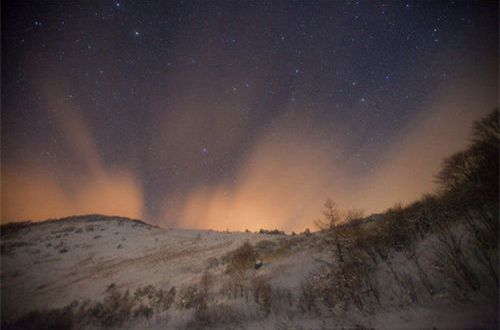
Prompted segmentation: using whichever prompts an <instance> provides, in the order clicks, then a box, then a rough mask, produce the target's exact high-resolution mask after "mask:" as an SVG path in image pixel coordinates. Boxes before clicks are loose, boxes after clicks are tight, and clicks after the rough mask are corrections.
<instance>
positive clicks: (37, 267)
mask: <svg viewBox="0 0 500 330" xmlns="http://www.w3.org/2000/svg"><path fill="white" fill-rule="evenodd" d="M245 242H248V243H249V244H250V245H251V246H253V247H254V249H255V250H256V251H257V253H258V254H259V257H258V258H259V259H262V261H263V265H262V266H261V267H258V268H257V267H253V266H252V267H249V268H248V269H243V270H241V269H236V270H235V269H233V268H230V267H231V255H232V254H231V253H233V251H235V250H236V249H238V248H239V247H241V246H242V245H243V244H244V243H245ZM431 243H432V242H430V241H423V242H422V243H421V244H420V245H419V246H420V248H421V249H425V248H426V247H428V246H429V244H431ZM1 251H2V254H1V257H2V259H1V262H2V269H1V297H2V315H1V316H2V324H4V325H9V324H11V325H12V324H13V323H12V322H13V321H14V320H16V319H18V318H20V317H23V316H24V317H26V315H29V314H27V313H29V312H32V311H35V310H38V311H42V312H41V313H43V311H49V310H55V309H58V310H60V311H61V310H62V311H64V309H62V308H64V307H65V306H73V305H71V304H72V303H73V304H74V306H73V307H74V308H73V307H71V308H73V309H71V310H72V313H73V314H74V315H80V316H81V315H84V317H83V316H82V317H81V320H88V319H92V320H94V321H95V320H96V319H99V317H104V316H102V315H104V314H103V313H105V312H103V311H102V310H104V309H105V307H106V306H105V305H106V304H108V305H109V304H111V302H113V304H116V307H114V306H111V307H110V310H109V311H108V313H114V312H116V311H117V310H120V311H122V310H125V311H126V313H127V315H125V316H124V315H119V316H116V315H114V314H113V315H112V316H113V317H112V318H110V320H111V321H109V325H111V326H120V327H124V326H126V327H131V328H172V329H174V328H186V327H187V328H190V327H191V328H196V327H198V328H199V327H206V326H211V327H222V328H249V329H257V328H259V329H262V328H269V329H273V328H280V327H281V328H292V327H295V328H298V329H299V328H338V327H355V326H360V327H376V328H401V327H406V328H422V327H428V328H432V327H433V326H436V327H437V328H441V327H442V326H444V327H451V328H468V327H471V326H479V327H480V328H488V327H492V328H494V327H495V326H496V325H497V322H498V320H497V318H496V317H495V315H496V311H493V312H492V310H491V309H492V308H493V309H495V305H494V304H493V305H492V304H488V303H487V302H483V301H482V300H477V301H479V303H477V301H476V302H475V303H471V302H470V301H469V302H467V301H465V302H463V303H460V304H457V303H455V302H452V301H451V300H449V299H448V297H445V296H443V295H441V296H439V295H435V296H433V297H430V296H428V295H426V294H425V293H423V291H424V289H423V288H421V286H420V285H418V284H415V285H414V290H415V291H416V292H417V298H415V299H416V300H415V301H412V302H408V298H407V295H406V293H404V289H402V288H396V287H394V286H393V285H392V284H389V283H390V281H388V280H387V279H388V278H389V277H391V276H393V274H390V273H389V272H388V270H387V269H386V268H384V266H383V265H381V266H380V267H379V268H378V269H376V270H375V271H374V272H373V278H374V279H376V280H377V282H378V285H379V286H380V289H379V290H380V291H381V294H380V296H381V298H380V299H382V303H381V304H380V305H377V306H373V308H368V309H366V308H365V309H364V310H363V311H362V310H347V311H342V312H339V311H334V310H328V309H325V308H322V307H321V306H320V307H318V308H315V309H313V310H312V311H311V310H310V309H308V306H307V305H306V302H305V301H304V299H305V297H307V293H308V292H307V290H308V289H307V285H305V283H310V282H311V281H313V282H314V281H315V278H319V277H321V274H322V271H323V270H325V269H327V268H328V267H330V266H329V265H331V260H332V253H331V251H330V250H329V249H328V248H327V246H326V245H325V239H324V237H323V236H322V234H313V235H305V234H303V235H294V236H291V235H269V234H257V233H249V232H216V231H210V230H209V231H200V230H182V229H163V228H159V227H155V226H151V225H148V224H145V223H143V222H140V221H135V220H129V219H125V218H118V217H103V216H95V215H93V216H78V217H71V218H66V219H61V220H55V221H47V222H42V223H36V224H30V225H25V226H20V225H17V226H11V227H8V226H7V227H5V226H4V227H3V228H2V239H1ZM424 254H425V253H424ZM393 267H394V268H396V270H397V271H399V273H400V274H407V273H408V274H409V275H408V276H410V277H409V278H411V273H412V272H413V271H415V270H414V269H413V268H412V267H413V266H412V265H411V262H410V261H409V260H408V259H405V258H404V256H403V255H402V254H399V255H397V256H396V257H395V258H394V263H393ZM416 281H417V280H415V282H416ZM408 283H410V282H408ZM173 288H175V289H173ZM141 290H142V291H141ZM127 291H128V292H130V296H128V295H126V294H125V292H127ZM167 292H170V293H173V296H172V299H173V300H172V301H170V302H169V303H166V302H165V301H167V300H165V299H166V298H165V299H164V297H165V296H166V293H167ZM164 293H165V295H164ZM202 293H203V294H202ZM113 294H114V296H113ZM401 295H404V297H403V296H401ZM400 296H401V297H400ZM110 297H111V298H110ZM113 297H114V298H113ZM158 297H159V298H158ZM200 297H203V299H202V298H200ZM113 299H114V300H113ZM133 299H136V300H133ZM75 301H76V303H75ZM85 301H87V302H86V303H83V302H85ZM124 301H126V302H128V303H127V304H128V305H127V306H126V307H123V306H122V305H120V304H122V303H123V304H124ZM98 302H103V305H104V307H103V305H100V306H97V305H95V306H97V307H95V306H94V307H92V306H93V305H92V304H97V303H98ZM160 303H162V304H163V305H161V304H160ZM85 304H87V305H85ZM160 305H161V306H163V307H159V306H160ZM318 305H321V304H319V303H318ZM75 306H77V307H78V306H87V307H79V308H80V309H77V307H75ZM89 306H90V307H89ZM464 306H465V307H464ZM66 308H68V307H66ZM85 308H86V309H85ZM99 308H100V309H99ZM76 310H78V313H80V314H78V313H77V312H75V311H76ZM96 310H99V311H100V312H96ZM99 313H100V314H99ZM63 314H64V313H63ZM128 314H130V315H128ZM208 314H209V316H207V315H208ZM36 315H38V316H39V317H40V318H46V316H44V314H35V316H36ZM40 315H41V316H40ZM57 315H59V314H57ZM96 315H97V316H96ZM35 316H33V315H31V316H30V317H35ZM28 320H31V319H29V317H28ZM81 320H80V321H79V322H80V323H78V325H77V327H86V326H91V327H101V326H105V325H107V324H106V323H98V322H97V323H96V322H93V323H90V324H86V323H84V321H81ZM122 321H124V323H122ZM82 322H83V323H82ZM113 322H114V323H113ZM22 324H23V323H22V322H21V323H19V322H18V323H17V326H18V327H22ZM73 325H74V324H73Z"/></svg>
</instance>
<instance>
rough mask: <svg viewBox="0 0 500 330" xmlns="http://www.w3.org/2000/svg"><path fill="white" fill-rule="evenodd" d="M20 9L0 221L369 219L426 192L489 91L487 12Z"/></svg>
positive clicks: (493, 25)
mask: <svg viewBox="0 0 500 330" xmlns="http://www.w3.org/2000/svg"><path fill="white" fill-rule="evenodd" d="M32 7H33V8H35V9H33V8H32ZM32 7H28V6H27V5H19V4H17V3H16V2H14V1H10V2H9V1H7V2H6V4H3V5H2V168H1V175H2V177H1V178H2V192H1V202H2V217H1V219H2V223H5V222H9V221H22V220H43V219H47V218H56V217H63V216H68V215H74V214H85V213H102V214H109V215H123V216H128V217H132V218H142V219H145V220H146V221H148V222H151V223H157V224H160V225H162V226H165V227H169V226H170V227H189V228H207V229H208V228H212V229H221V230H225V229H229V230H244V229H247V228H248V229H251V230H257V229H259V228H280V229H284V230H287V231H291V230H295V231H300V230H303V229H305V228H306V227H310V228H312V227H313V224H312V223H313V221H314V220H315V219H316V218H318V217H319V216H320V214H321V207H322V204H323V202H324V201H325V199H326V198H329V197H330V198H332V199H334V200H335V201H336V202H337V203H338V204H339V206H340V207H341V208H345V209H351V208H355V209H362V210H364V212H365V214H369V213H372V212H380V211H383V210H384V209H386V208H388V207H390V206H392V205H393V204H395V203H397V202H403V203H407V202H411V201H412V200H415V199H416V198H419V197H420V196H421V195H422V194H423V193H427V192H432V191H433V190H434V189H435V184H434V179H433V178H434V174H435V173H436V172H437V171H438V169H439V166H440V163H441V161H442V159H443V158H444V157H446V156H447V155H450V154H451V153H453V152H455V151H457V150H459V149H461V148H463V147H465V146H466V144H467V139H468V136H469V133H470V128H471V126H472V123H473V121H474V120H476V119H478V118H480V117H481V116H482V115H484V114H485V113H487V112H488V111H490V110H491V109H492V108H494V107H496V105H497V102H498V101H497V92H498V82H497V70H498V58H497V49H498V32H497V27H498V19H497V15H496V13H497V11H496V5H495V4H494V3H486V2H483V3H460V4H445V3H434V4H430V3H421V2H420V3H412V2H408V3H404V4H397V3H393V2H389V3H375V2H360V3H351V2H346V3H343V2H332V3H324V2H319V3H316V2H306V3H305V4H301V3H273V4H268V3H264V2H262V3H260V2H256V3H247V4H237V3H230V4H228V3H225V2H220V3H219V2H209V3H203V2H193V3H190V2H187V3H185V2H184V3H174V2H169V3H164V2H157V3H136V2H126V1H125V2H122V1H119V2H109V3H98V4H96V3H85V2H83V3H81V4H69V3H60V4H47V3H45V4H35V5H33V6H32ZM490 7H491V8H490ZM30 8H31V9H30Z"/></svg>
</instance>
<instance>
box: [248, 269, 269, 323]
mask: <svg viewBox="0 0 500 330" xmlns="http://www.w3.org/2000/svg"><path fill="white" fill-rule="evenodd" d="M252 284H253V296H254V301H255V303H257V304H258V305H259V306H260V307H261V309H262V311H264V313H265V314H266V315H268V314H269V313H270V312H271V293H272V288H271V284H269V283H268V282H267V281H266V280H265V279H263V278H262V277H258V278H256V279H254V280H253V283H252Z"/></svg>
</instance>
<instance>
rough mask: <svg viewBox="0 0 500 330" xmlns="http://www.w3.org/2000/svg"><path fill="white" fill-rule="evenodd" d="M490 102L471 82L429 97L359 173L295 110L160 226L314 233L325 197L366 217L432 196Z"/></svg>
mask: <svg viewBox="0 0 500 330" xmlns="http://www.w3.org/2000/svg"><path fill="white" fill-rule="evenodd" d="M491 95H494V93H492V92H491V90H489V88H487V87H486V86H484V85H482V84H480V83H477V81H476V84H463V85H461V86H458V87H457V86H444V87H442V88H440V89H438V90H436V92H435V94H434V96H433V97H432V98H429V99H428V101H427V102H426V103H425V104H423V105H422V107H423V108H422V111H418V112H417V113H418V115H416V117H415V118H413V119H412V120H410V121H408V126H405V127H401V129H400V131H398V132H393V134H394V136H393V137H392V139H391V141H392V142H391V143H390V144H388V145H386V146H382V147H381V148H380V153H381V154H380V156H379V157H378V158H377V159H376V160H374V164H375V166H374V168H373V169H372V170H371V171H367V172H366V173H362V172H360V171H359V169H356V170H352V168H351V167H352V166H353V160H352V150H350V148H351V146H350V143H351V141H350V138H348V137H346V136H345V135H339V134H334V133H332V132H328V127H326V126H325V125H321V124H320V125H318V124H317V123H315V124H314V125H313V124H311V123H310V122H309V121H308V120H307V117H305V115H304V114H302V115H300V114H299V113H300V112H299V111H297V112H293V111H291V112H290V111H285V112H284V113H286V114H287V115H286V116H282V117H280V118H278V119H277V120H276V121H275V122H274V124H273V125H271V127H270V128H269V129H268V130H266V131H264V132H263V133H262V134H261V136H260V138H259V139H257V140H256V142H255V144H254V146H253V147H252V148H251V149H250V151H249V152H248V153H247V154H246V156H245V157H244V159H243V161H242V163H241V164H242V165H241V166H240V167H239V169H238V170H237V172H236V175H235V177H234V179H233V180H231V181H229V182H222V183H218V184H212V185H203V184H200V185H199V186H198V187H195V188H194V189H192V190H190V191H189V192H187V193H183V194H178V195H176V196H174V197H172V198H169V199H167V201H166V203H165V210H164V215H163V224H165V225H176V226H181V227H187V228H213V229H218V230H226V229H229V230H244V229H246V228H247V229H250V230H258V229H259V228H269V229H270V228H280V229H284V230H288V231H292V230H294V231H302V230H304V229H305V228H307V227H309V228H313V223H314V220H315V219H317V218H318V217H320V216H321V208H322V205H323V203H324V201H325V200H326V199H327V198H329V197H330V198H332V199H333V200H334V201H336V202H337V204H338V205H339V206H340V207H341V208H344V209H350V208H355V209H363V210H364V211H365V213H372V212H381V211H384V210H385V209H387V208H389V207H391V206H392V205H394V204H395V203H398V202H402V203H410V202H412V201H414V200H416V199H418V198H419V197H420V196H421V195H422V194H424V193H432V192H433V191H434V190H435V189H436V184H435V182H434V175H435V174H436V173H437V172H438V171H439V168H440V165H441V162H442V160H443V158H445V157H447V156H449V155H451V154H453V153H454V152H456V151H458V150H461V149H463V148H465V147H466V145H467V143H468V138H469V136H470V130H471V127H472V123H473V121H474V120H477V119H478V118H480V117H481V116H483V115H484V114H485V113H486V112H487V111H489V110H491V109H492V107H493V106H494V104H495V101H494V100H493V99H492V98H491ZM471 109H472V111H471ZM325 136H327V137H328V140H325ZM332 141H333V142H332ZM370 154H373V153H370Z"/></svg>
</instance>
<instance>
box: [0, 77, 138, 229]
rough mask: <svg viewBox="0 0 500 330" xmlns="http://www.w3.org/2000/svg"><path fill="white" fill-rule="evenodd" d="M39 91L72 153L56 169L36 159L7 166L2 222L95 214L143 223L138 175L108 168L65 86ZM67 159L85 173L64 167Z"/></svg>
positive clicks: (46, 86)
mask: <svg viewBox="0 0 500 330" xmlns="http://www.w3.org/2000/svg"><path fill="white" fill-rule="evenodd" d="M39 86H40V87H41V88H40V90H41V91H42V95H43V96H44V101H45V107H46V109H47V111H48V115H49V117H51V118H54V119H55V122H56V127H57V129H58V131H59V132H60V133H61V135H62V136H63V138H64V142H65V143H66V144H67V147H68V148H67V150H68V151H69V154H67V155H63V156H61V155H60V156H59V158H58V163H56V164H51V165H50V166H49V164H43V163H42V164H41V163H40V161H37V160H33V159H30V160H29V161H30V162H29V163H26V164H15V165H8V166H3V168H2V192H1V197H2V223H5V222H9V221H21V220H28V219H29V220H44V219H47V218H54V217H63V216H69V215H75V214H90V213H100V214H108V215H122V216H128V217H132V218H141V217H142V212H143V211H142V209H143V192H142V187H141V185H140V184H139V181H138V180H137V179H136V176H135V175H134V174H133V173H132V171H130V170H129V169H127V167H126V166H122V167H118V168H113V169H112V170H111V169H108V168H106V166H105V165H104V163H103V161H102V159H101V157H100V155H99V151H98V149H97V146H96V143H95V141H94V138H93V136H92V133H91V131H90V130H89V129H88V126H87V125H86V124H85V122H84V120H83V118H82V116H81V115H80V114H81V113H82V112H81V110H80V109H78V106H77V104H75V103H74V102H71V100H69V99H68V98H67V97H66V96H65V95H67V94H65V93H62V92H61V91H64V90H65V88H64V84H62V83H60V84H57V83H55V82H44V83H43V84H42V83H40V84H39ZM65 158H71V159H76V160H77V163H81V164H83V168H84V169H83V170H81V169H80V168H78V169H74V168H68V167H63V166H62V160H63V159H65Z"/></svg>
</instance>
